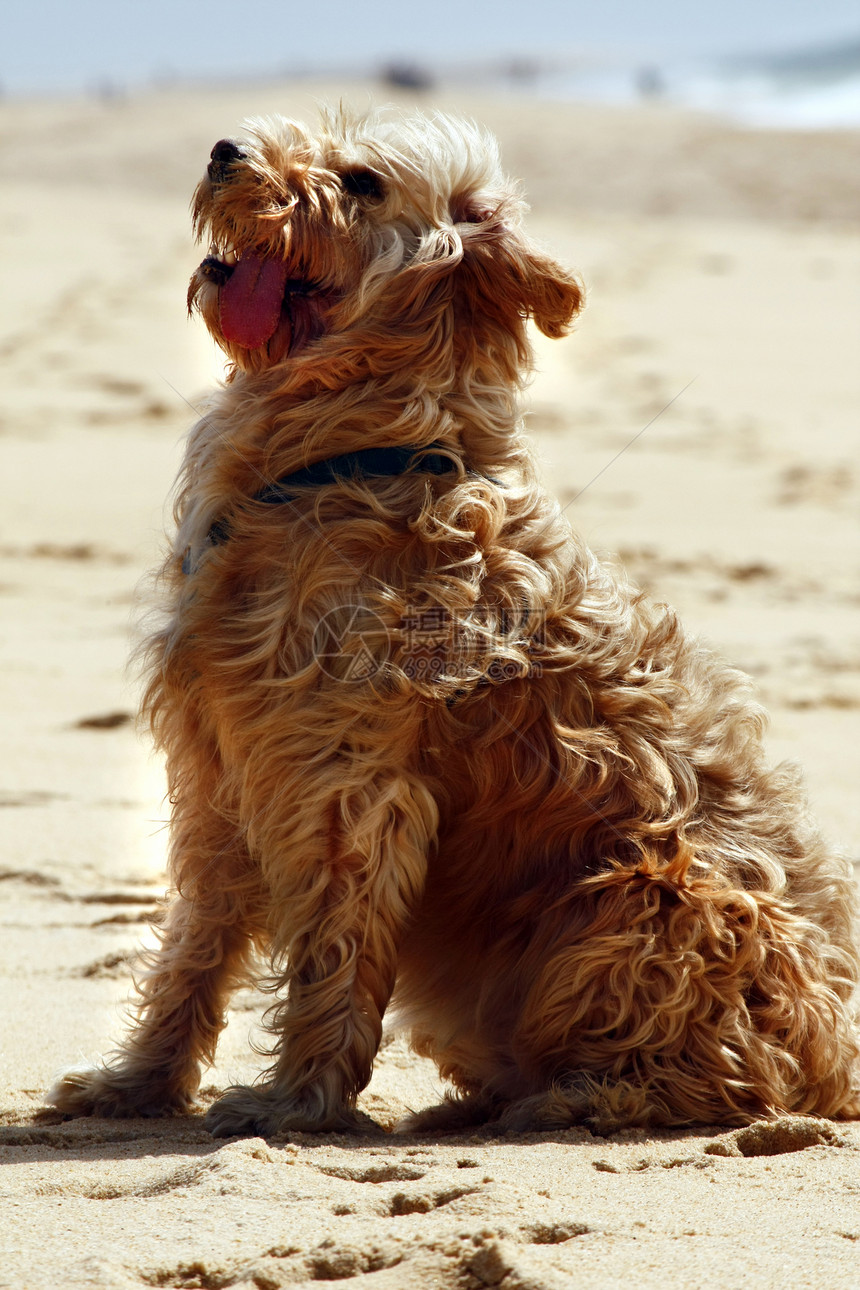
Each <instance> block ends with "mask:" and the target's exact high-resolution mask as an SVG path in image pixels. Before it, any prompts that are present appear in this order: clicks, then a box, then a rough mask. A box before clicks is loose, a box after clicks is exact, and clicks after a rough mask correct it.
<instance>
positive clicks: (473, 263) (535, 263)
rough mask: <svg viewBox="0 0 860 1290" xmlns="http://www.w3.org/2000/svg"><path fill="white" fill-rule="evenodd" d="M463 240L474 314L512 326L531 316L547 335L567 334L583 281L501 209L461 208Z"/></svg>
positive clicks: (465, 282)
mask: <svg viewBox="0 0 860 1290" xmlns="http://www.w3.org/2000/svg"><path fill="white" fill-rule="evenodd" d="M457 215H458V218H457V225H456V227H457V231H458V233H459V234H460V237H461V239H462V243H463V261H462V266H461V268H460V278H461V286H463V287H465V289H466V291H467V292H468V293H469V294H470V295H471V296H472V297H473V307H472V311H471V312H472V313H473V315H482V316H484V317H486V318H491V319H494V320H495V321H496V322H498V323H499V324H502V325H504V324H505V321H506V320H507V321H508V325H509V326H510V323H511V322H512V321H515V319H514V317H513V315H516V316H518V317H519V318H526V317H531V318H534V320H535V323H536V324H537V326H538V327H539V328H540V330H541V331H542V332H543V333H544V335H546V336H551V337H553V339H557V338H558V337H559V336H563V335H564V334H565V333H566V331H567V330H568V328H569V327H570V325H571V323H572V322H573V320H574V318H575V317H576V315H577V314H578V313H579V311H580V309H581V308H582V305H583V303H584V294H583V290H582V286H581V285H580V283H579V282H578V281H577V280H576V278H575V277H574V276H573V274H571V273H568V271H567V270H566V269H564V268H562V266H561V265H560V264H557V263H556V261H555V260H553V259H552V258H551V257H550V256H548V255H546V254H545V253H544V252H543V251H541V250H539V248H537V247H536V246H534V245H533V244H532V243H531V242H529V241H528V240H527V239H526V238H525V236H524V235H523V234H522V233H521V232H520V231H519V229H518V228H516V227H515V226H512V225H511V224H509V223H508V222H507V221H506V220H505V218H504V212H503V211H501V210H496V211H494V210H488V209H484V208H482V207H481V206H480V205H474V204H471V205H467V206H466V207H465V209H462V208H461V210H460V211H459V212H458V213H457Z"/></svg>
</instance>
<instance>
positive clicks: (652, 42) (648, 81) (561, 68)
mask: <svg viewBox="0 0 860 1290" xmlns="http://www.w3.org/2000/svg"><path fill="white" fill-rule="evenodd" d="M3 27H4V30H3V51H2V54H0V85H2V86H3V87H4V88H5V90H6V92H7V93H10V94H21V93H24V94H30V93H44V92H51V93H58V92H59V93H68V92H80V91H89V92H93V91H95V92H98V93H102V94H118V93H122V92H124V91H127V90H130V89H138V88H140V87H141V86H145V85H152V84H156V83H158V84H166V83H170V82H175V81H183V82H188V81H192V80H196V81H198V82H199V81H203V80H207V79H208V80H210V81H211V80H213V79H217V80H219V81H220V80H223V79H224V78H228V79H235V78H238V77H248V76H266V77H269V78H276V77H277V78H281V77H289V78H290V79H291V80H294V79H296V78H298V77H314V78H317V79H318V78H320V77H326V78H330V77H340V78H350V79H354V78H355V77H357V76H380V75H381V76H382V77H383V79H385V78H389V79H391V80H394V81H397V82H404V81H405V82H407V83H411V84H418V85H423V86H425V87H427V88H431V87H432V86H433V85H438V84H440V83H443V82H444V83H449V84H450V83H453V84H467V85H469V86H471V87H476V86H482V87H486V88H494V89H496V88H500V87H504V88H506V89H508V90H511V91H513V92H517V91H519V92H528V93H531V94H534V93H537V94H540V95H541V96H545V97H551V98H560V99H588V100H595V101H601V102H614V103H619V102H628V101H630V100H631V99H632V98H635V97H638V96H644V97H659V96H665V97H667V98H669V99H671V100H672V101H673V102H677V103H681V104H686V105H688V106H692V107H697V108H714V109H718V110H721V111H725V112H728V113H731V114H732V115H734V116H736V117H738V118H740V119H743V120H746V121H750V122H754V123H757V124H771V125H773V124H791V125H805V126H826V125H850V124H853V125H860V15H858V10H857V6H856V3H854V0H819V2H818V3H815V4H810V3H809V2H808V0H749V2H748V0H723V3H722V4H720V5H719V6H711V5H707V6H704V5H691V4H688V3H685V2H684V0H647V3H644V4H636V3H634V2H633V0H606V2H605V3H603V4H600V5H592V4H585V3H581V2H580V3H575V2H574V3H570V2H568V0H565V2H562V0H533V2H532V3H530V4H529V5H527V6H524V5H523V4H522V3H521V2H520V0H498V2H497V3H493V4H492V5H490V4H486V3H478V4H471V5H464V4H462V3H454V0H437V3H435V4H434V5H433V6H432V8H428V10H427V11H426V12H425V13H423V14H422V12H421V11H420V10H418V9H415V8H408V9H404V8H403V7H402V6H400V5H395V4H394V3H392V0H369V2H368V3H364V4H361V5H356V4H353V3H350V2H349V0H327V2H326V3H323V4H318V5H300V4H297V3H295V0H292V2H291V0H287V2H286V3H285V2H284V0H260V2H259V3H257V4H255V5H254V6H253V9H245V8H238V9H237V8H236V7H234V6H232V5H230V4H228V3H226V0H211V2H208V3H203V2H202V0H149V2H148V3H147V4H145V5H122V6H118V5H116V4H114V3H111V0H77V3H75V4H74V5H70V4H68V3H66V2H65V0H36V3H33V4H26V5H15V6H14V7H12V8H11V9H10V11H9V12H8V13H7V15H6V17H5V18H4V24H3Z"/></svg>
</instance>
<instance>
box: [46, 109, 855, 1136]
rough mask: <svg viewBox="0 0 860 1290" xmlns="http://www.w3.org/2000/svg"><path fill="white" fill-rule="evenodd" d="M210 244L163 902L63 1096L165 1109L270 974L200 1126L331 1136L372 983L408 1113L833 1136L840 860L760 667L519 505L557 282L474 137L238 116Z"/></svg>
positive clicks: (371, 1036) (170, 721)
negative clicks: (246, 1043)
mask: <svg viewBox="0 0 860 1290" xmlns="http://www.w3.org/2000/svg"><path fill="white" fill-rule="evenodd" d="M194 216H195V223H196V228H197V231H198V232H199V233H200V234H201V235H203V234H204V233H205V234H206V235H207V236H208V237H209V238H211V240H212V249H211V251H210V253H209V255H208V256H207V257H206V259H205V260H204V261H203V263H202V264H201V265H200V268H199V269H198V270H197V272H196V273H195V275H194V278H193V280H192V283H191V289H190V295H189V300H190V302H191V304H193V305H194V306H196V307H197V308H198V309H199V310H200V311H201V313H202V314H203V317H204V318H205V320H206V323H207V325H208V327H209V329H210V331H211V332H212V333H213V335H214V336H215V338H216V339H217V340H218V342H219V343H220V344H221V346H222V347H223V349H224V350H225V351H226V353H227V355H228V356H229V358H230V359H231V360H232V364H233V366H232V368H231V372H230V376H229V378H228V381H227V384H226V387H225V388H224V389H223V390H222V391H221V392H220V393H219V394H218V395H217V397H216V399H215V401H214V402H213V404H212V406H211V409H210V410H209V411H208V412H207V414H206V416H205V417H204V419H203V420H202V421H201V422H200V423H199V424H198V426H197V427H196V428H195V430H194V431H193V432H192V435H191V439H190V442H189V447H188V454H187V458H186V463H185V467H184V472H183V475H182V480H181V488H180V492H179V499H178V504H177V509H176V517H177V523H178V536H177V539H176V544H175V549H174V551H173V554H172V555H171V556H170V557H169V559H168V561H167V563H166V565H165V568H164V571H163V578H164V583H165V585H166V588H167V592H168V595H169V601H170V604H169V617H168V618H167V620H166V621H165V624H164V627H163V630H161V631H159V632H158V633H157V634H156V635H155V636H154V637H153V638H152V640H151V641H150V643H149V649H148V659H149V665H150V671H149V678H150V679H149V688H148V692H147V697H146V709H147V711H148V714H149V716H150V718H151V722H152V726H153V729H154V731H155V734H156V737H157V740H158V742H159V744H160V746H161V747H162V748H164V749H165V751H166V754H167V760H168V771H169V782H170V798H171V801H172V803H173V807H174V812H173V826H172V828H173V831H172V850H171V876H172V881H173V884H174V886H175V894H174V895H173V898H172V900H171V902H170V905H169V908H168V910H167V913H166V918H165V922H164V926H163V928H162V931H161V948H160V949H159V950H158V952H157V953H154V954H153V955H152V956H151V957H150V961H149V964H148V971H147V973H146V975H145V976H144V977H143V979H142V980H141V981H140V983H139V992H140V1000H139V1005H138V1020H137V1024H136V1026H135V1028H134V1029H133V1030H132V1032H131V1033H130V1034H129V1036H128V1038H127V1039H126V1041H125V1043H124V1045H123V1046H122V1048H121V1049H120V1051H119V1052H118V1053H117V1054H116V1055H115V1056H114V1057H113V1058H112V1060H110V1061H109V1062H108V1063H107V1064H106V1065H104V1066H103V1067H102V1068H101V1069H98V1070H96V1071H90V1072H72V1073H70V1074H69V1075H67V1076H66V1077H65V1079H64V1080H62V1081H61V1082H60V1083H59V1085H58V1086H57V1087H56V1088H55V1089H54V1091H53V1094H52V1100H53V1102H54V1104H55V1105H56V1106H58V1107H59V1108H60V1109H62V1110H63V1111H66V1112H69V1113H73V1114H82V1113H94V1114H100V1115H124V1114H129V1115H132V1114H144V1115H156V1114H162V1113H168V1112H175V1111H181V1110H184V1109H185V1108H187V1107H188V1106H189V1105H190V1104H191V1102H192V1098H193V1096H194V1093H195V1091H196V1089H197V1086H198V1082H199V1071H200V1066H201V1063H203V1062H209V1061H211V1060H212V1057H213V1053H214V1050H215V1044H216V1040H217V1037H218V1033H219V1031H220V1030H221V1028H222V1026H223V1024H224V1010H225V1006H226V1002H227V999H228V997H229V994H230V991H231V990H232V989H233V988H234V987H235V985H236V984H237V982H238V981H239V980H240V979H241V978H242V974H243V971H244V970H245V968H246V964H247V961H248V958H249V954H250V951H251V949H252V947H254V946H256V947H258V948H263V949H265V951H266V952H267V953H268V954H269V956H270V958H271V962H272V964H273V971H274V972H275V974H276V976H277V977H278V988H279V993H278V1000H279V1001H278V1003H277V1005H276V1007H275V1008H274V1010H273V1012H272V1014H271V1015H270V1025H271V1030H272V1034H273V1036H274V1039H275V1044H274V1051H273V1056H274V1064H273V1065H272V1066H271V1069H270V1070H269V1071H268V1073H267V1076H266V1079H265V1082H262V1083H260V1084H258V1085H257V1086H255V1087H252V1088H233V1089H231V1090H229V1091H228V1092H227V1093H226V1094H225V1095H224V1096H223V1097H222V1098H221V1099H220V1100H219V1101H218V1102H216V1103H215V1105H214V1106H213V1107H212V1108H211V1110H210V1111H209V1115H208V1122H209V1125H210V1127H211V1128H212V1130H213V1132H214V1133H216V1134H222V1135H226V1134H242V1133H264V1134H271V1133H275V1132H277V1131H279V1130H285V1129H305V1130H312V1129H331V1128H335V1127H342V1126H349V1125H351V1124H354V1123H355V1122H356V1116H355V1111H354V1107H355V1102H356V1097H357V1095H358V1093H359V1092H360V1091H361V1089H362V1088H363V1087H364V1086H365V1084H366V1083H367V1081H368V1079H369V1078H370V1074H371V1068H372V1065H373V1061H374V1056H375V1054H376V1051H377V1047H378V1044H379V1040H380V1033H381V1026H382V1017H383V1013H384V1012H385V1010H386V1008H387V1007H388V1005H389V1002H390V1001H391V999H392V995H393V996H394V1002H395V1004H396V1005H397V1007H398V1010H399V1013H400V1015H401V1017H402V1018H403V1020H404V1021H405V1023H406V1024H408V1025H409V1026H410V1027H411V1029H412V1034H413V1040H414V1044H415V1047H416V1048H417V1050H418V1051H419V1052H421V1053H424V1054H428V1055H430V1056H432V1057H433V1058H434V1059H435V1060H436V1062H437V1063H438V1065H439V1068H440V1070H441V1072H442V1074H443V1075H444V1076H445V1077H447V1078H448V1079H449V1080H451V1081H452V1082H453V1084H454V1085H455V1087H456V1089H457V1091H458V1096H457V1097H456V1098H452V1099H451V1101H450V1102H449V1103H448V1104H447V1105H446V1106H444V1107H442V1108H438V1109H437V1110H436V1111H431V1112H428V1113H426V1114H425V1115H424V1116H422V1117H418V1123H419V1124H423V1125H425V1126H435V1127H443V1126H449V1127H455V1126H457V1125H464V1124H467V1123H474V1122H478V1121H481V1120H487V1119H500V1120H501V1121H502V1123H503V1124H505V1125H507V1126H510V1127H516V1128H532V1127H537V1128H549V1127H554V1126H560V1125H566V1124H570V1123H572V1122H577V1121H585V1122H587V1123H591V1124H594V1125H597V1126H599V1127H602V1128H608V1127H617V1126H620V1125H623V1124H688V1123H691V1122H697V1121H700V1122H701V1121H704V1122H723V1123H740V1122H744V1121H748V1120H750V1119H751V1118H753V1117H756V1116H762V1115H769V1114H773V1113H776V1112H780V1111H789V1110H791V1111H805V1112H813V1111H814V1112H817V1113H819V1114H823V1115H831V1116H837V1115H843V1116H844V1115H850V1114H854V1113H855V1112H856V1111H857V1107H858V1100H857V1090H856V1085H855V1083H854V1071H855V1067H854V1063H855V1059H856V1056H857V1044H856V1038H855V1032H854V1029H853V1017H852V1012H851V1005H850V996H851V993H852V987H853V984H854V982H855V980H856V977H857V959H856V955H855V950H854V948H853V947H852V942H851V925H850V923H851V920H850V907H851V898H850V886H849V881H848V877H847V874H846V871H845V869H844V868H843V867H842V865H841V864H840V863H838V862H837V861H836V860H835V859H834V858H833V857H832V856H831V855H829V854H828V852H827V851H826V850H825V848H824V846H823V845H822V843H821V841H820V840H819V838H818V836H817V834H816V833H815V831H814V829H813V827H812V826H811V825H810V823H809V821H808V819H807V817H806V814H805V811H804V808H803V805H802V801H801V798H800V796H799V792H798V789H797V787H796V785H795V783H794V780H793V778H792V776H791V775H790V774H789V773H788V772H786V771H785V770H784V769H783V770H777V771H772V770H769V769H768V768H767V767H766V765H765V764H764V761H763V756H762V749H761V739H760V736H761V728H762V717H761V714H760V712H759V710H758V708H757V707H756V706H755V705H754V704H753V703H752V702H751V701H750V699H749V697H748V694H747V686H746V683H745V680H744V678H743V677H742V676H741V675H739V674H738V673H737V672H735V671H733V670H731V669H730V668H728V667H726V666H725V665H724V664H722V663H721V662H719V661H718V660H716V659H715V658H714V657H713V656H712V655H711V654H709V653H708V652H707V651H706V650H705V649H704V648H703V647H702V646H701V645H699V644H697V643H696V642H695V641H694V640H691V639H690V638H689V637H688V636H687V635H685V633H684V631H683V630H682V628H681V627H680V626H679V624H678V622H677V621H676V619H675V617H674V615H673V614H672V613H671V612H670V611H669V610H667V609H666V608H665V607H656V606H653V605H650V604H648V603H647V602H646V601H645V600H644V599H643V597H642V596H641V595H639V594H638V593H637V592H636V591H635V590H633V589H631V588H630V587H629V586H628V585H627V583H626V582H625V581H624V580H623V579H620V578H619V576H618V575H617V574H616V573H615V572H613V571H611V570H609V569H607V568H605V567H603V566H602V565H600V564H599V563H598V562H597V561H596V559H595V558H594V556H593V555H592V554H591V553H590V552H589V551H588V549H587V548H586V547H585V545H584V544H583V543H582V541H581V540H580V539H579V538H578V537H577V536H576V535H575V534H571V532H570V531H569V529H568V528H567V526H566V524H565V523H564V522H563V520H562V518H561V516H560V514H559V511H558V508H557V506H556V504H555V503H554V502H553V501H552V500H550V499H549V498H548V497H547V496H546V494H545V493H544V492H543V491H542V490H541V488H540V487H539V486H538V484H537V482H536V479H535V474H534V471H533V468H532V464H531V461H530V456H529V449H528V447H527V445H526V443H525V441H524V438H523V435H522V431H521V425H520V420H519V410H518V392H519V387H520V384H521V381H522V379H523V376H524V373H525V372H526V371H527V369H528V366H529V361H530V348H529V342H528V339H527V333H526V322H527V319H528V318H529V317H531V318H532V319H534V322H535V323H536V324H537V326H538V327H539V328H540V329H541V330H542V331H543V332H545V333H546V334H547V335H549V336H555V337H557V336H561V335H562V334H563V333H564V332H565V330H566V328H567V327H568V326H569V324H570V323H571V321H572V319H573V318H574V316H575V315H576V313H577V311H578V310H579V308H580V305H581V293H580V288H579V286H578V284H577V282H576V280H575V279H574V278H573V277H572V276H571V275H570V274H568V273H566V272H565V271H564V270H563V269H561V268H560V267H559V266H558V265H557V264H555V263H554V262H553V261H552V260H551V259H549V258H548V257H547V256H546V255H545V254H544V253H543V252H542V251H540V250H539V249H537V248H536V247H535V246H534V245H532V244H531V243H530V242H529V241H527V240H526V238H525V236H524V234H523V233H522V231H521V229H520V217H521V202H520V201H519V199H518V197H517V196H516V193H515V191H514V190H513V189H512V188H511V186H510V185H509V184H508V183H506V182H505V180H504V179H503V177H502V174H501V172H500V169H499V164H498V157H497V153H496V149H495V146H494V145H493V143H492V141H491V140H489V139H488V138H486V137H485V136H484V135H483V134H481V133H480V132H479V131H478V130H477V129H475V128H474V127H472V126H469V125H463V124H459V123H455V122H453V121H450V120H446V119H443V118H441V117H432V118H427V119H425V118H414V119H408V120H404V119H396V120H386V119H384V118H383V119H370V120H355V119H351V118H349V117H348V116H346V115H345V114H332V115H331V116H329V117H327V118H325V119H324V121H323V124H322V128H321V131H320V133H319V134H318V135H317V136H316V137H313V136H312V135H311V134H309V133H308V132H307V131H306V130H305V129H304V128H302V127H301V126H298V125H295V124H293V123H291V122H287V121H281V120H279V121H274V122H268V123H256V124H253V125H252V127H251V131H250V136H249V139H248V140H247V141H245V142H241V143H234V142H233V141H230V140H223V141H222V142H220V143H218V144H216V146H215V148H214V149H213V152H212V161H211V164H210V166H209V168H208V175H207V177H206V178H204V180H203V181H202V183H201V184H200V186H199V188H198V190H197V194H196V197H195V202H194ZM368 450H370V451H368Z"/></svg>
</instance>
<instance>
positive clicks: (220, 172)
mask: <svg viewBox="0 0 860 1290" xmlns="http://www.w3.org/2000/svg"><path fill="white" fill-rule="evenodd" d="M209 155H210V157H211V158H212V160H211V161H210V162H209V165H208V166H207V170H208V173H209V178H210V179H212V180H214V181H215V182H216V183H220V182H221V181H222V180H223V179H225V178H226V176H227V172H228V170H229V168H230V166H231V165H232V164H233V162H234V161H242V160H244V158H245V157H246V156H247V155H248V154H247V153H246V152H244V151H243V150H242V149H241V148H240V147H239V145H238V143H235V142H234V140H233V139H219V140H218V142H217V143H216V144H215V147H214V148H213V149H212V151H211V153H210V154H209Z"/></svg>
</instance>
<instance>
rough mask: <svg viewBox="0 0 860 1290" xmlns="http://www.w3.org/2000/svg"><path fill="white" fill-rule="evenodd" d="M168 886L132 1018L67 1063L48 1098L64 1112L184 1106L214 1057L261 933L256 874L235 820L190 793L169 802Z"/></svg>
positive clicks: (161, 1111) (129, 1112)
mask: <svg viewBox="0 0 860 1290" xmlns="http://www.w3.org/2000/svg"><path fill="white" fill-rule="evenodd" d="M172 829H173V837H172V845H171V866H170V867H171V877H172V880H173V883H174V885H175V886H176V887H177V888H179V890H178V891H176V892H174V894H173V896H172V898H171V900H170V902H169V904H168V906H167V910H166V912H165V917H164V922H163V924H162V926H161V927H160V929H159V945H158V947H157V948H156V949H153V950H148V951H147V952H146V953H145V954H144V955H143V956H142V963H141V966H142V970H141V971H139V972H138V974H137V976H136V988H137V995H138V998H137V999H136V1001H135V1007H134V1011H135V1024H134V1025H133V1026H132V1028H131V1029H130V1030H129V1032H128V1034H127V1035H126V1036H125V1038H124V1040H123V1041H122V1043H121V1044H120V1046H119V1047H118V1049H117V1050H116V1052H114V1053H113V1054H112V1055H111V1057H110V1058H108V1059H107V1060H106V1061H105V1062H103V1063H102V1064H101V1065H99V1066H97V1067H95V1068H93V1069H90V1070H72V1071H69V1072H68V1073H67V1074H66V1075H65V1076H63V1077H62V1078H61V1079H60V1080H59V1081H58V1082H57V1083H56V1084H55V1085H54V1087H53V1088H52V1089H51V1091H50V1093H49V1094H48V1096H47V1101H48V1102H49V1103H50V1104H52V1105H53V1106H55V1107H57V1109H58V1110H60V1111H64V1112H65V1113H66V1114H67V1115H102V1116H134V1115H145V1116H151V1115H152V1116H154V1115H170V1114H176V1113H180V1112H184V1111H187V1110H189V1108H190V1107H191V1105H192V1103H193V1101H194V1095H195V1093H196V1091H197V1087H198V1085H199V1082H200V1069H201V1066H202V1065H205V1064H209V1063H211V1062H212V1060H213V1059H214V1054H215V1045H216V1042H217V1039H218V1035H219V1033H220V1031H221V1030H222V1029H223V1026H224V1009H225V1005H226V1002H227V999H228V997H229V995H230V993H231V991H232V990H233V989H234V988H235V987H236V985H237V983H238V981H240V980H241V979H242V976H243V972H244V966H245V961H246V958H247V956H248V952H249V950H250V947H251V942H252V939H253V938H254V936H255V935H256V934H258V933H260V932H261V931H262V918H263V914H262V909H263V907H264V902H263V900H262V897H261V890H260V879H259V873H258V871H257V870H256V867H255V866H254V865H253V863H252V862H251V860H250V857H249V855H248V852H247V849H246V847H245V844H244V837H243V836H242V834H241V833H240V832H239V831H237V829H236V827H235V824H232V825H231V824H230V822H229V821H228V820H225V819H223V818H222V817H221V816H220V815H219V814H218V813H217V812H216V811H215V810H214V809H213V808H211V807H208V806H205V805H201V803H200V800H199V797H197V796H193V795H192V796H191V798H190V800H189V799H188V798H182V799H180V800H178V801H177V803H176V812H175V815H174V820H173V826H172Z"/></svg>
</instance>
